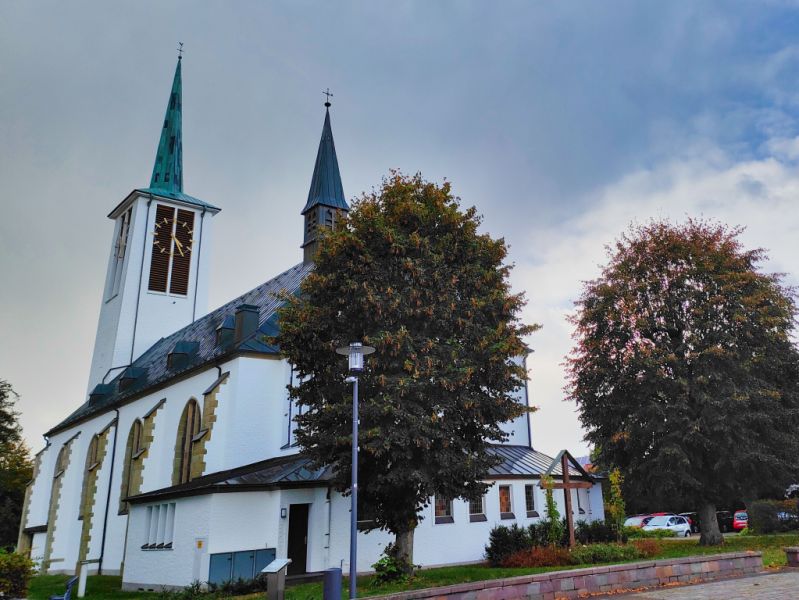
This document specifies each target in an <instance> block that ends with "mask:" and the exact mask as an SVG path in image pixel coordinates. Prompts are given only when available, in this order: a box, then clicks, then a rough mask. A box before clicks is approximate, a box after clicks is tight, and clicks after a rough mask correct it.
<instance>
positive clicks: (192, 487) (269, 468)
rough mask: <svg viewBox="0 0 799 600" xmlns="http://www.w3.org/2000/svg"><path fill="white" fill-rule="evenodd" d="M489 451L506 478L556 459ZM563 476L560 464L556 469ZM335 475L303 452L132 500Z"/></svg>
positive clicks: (494, 474)
mask: <svg viewBox="0 0 799 600" xmlns="http://www.w3.org/2000/svg"><path fill="white" fill-rule="evenodd" d="M488 452H489V453H490V454H493V455H495V456H499V457H500V458H502V462H501V463H500V464H499V465H498V466H497V467H495V468H494V469H491V471H490V472H489V476H488V479H494V478H502V477H540V476H541V475H542V474H543V473H544V472H545V471H546V470H547V468H548V467H549V466H550V465H551V464H552V462H553V461H554V460H555V459H553V458H552V457H551V456H547V455H546V454H544V453H542V452H538V451H537V450H534V449H532V448H529V447H527V446H503V445H498V444H497V445H491V446H489V449H488ZM552 474H553V476H554V477H555V478H556V479H557V478H560V475H561V471H560V465H558V466H557V468H556V469H555V470H553V473H552ZM569 474H570V476H572V477H576V478H584V474H583V473H580V471H578V470H577V469H570V470H569ZM331 478H332V468H331V467H324V468H322V469H313V468H312V467H311V460H310V459H308V458H305V457H303V456H302V455H300V454H292V455H291V456H281V457H278V458H270V459H268V460H262V461H260V462H257V463H253V464H250V465H245V466H243V467H237V468H235V469H229V470H226V471H219V472H218V473H211V474H210V475H204V476H203V477H198V478H197V479H193V480H191V481H189V482H188V483H182V484H180V485H173V486H170V487H166V488H162V489H160V490H154V491H152V492H146V493H144V494H139V495H138V496H132V497H131V498H129V499H128V500H129V501H130V502H149V501H154V500H161V499H164V498H174V497H179V496H197V495H200V494H214V493H218V492H246V491H258V490H265V489H270V488H280V487H301V486H312V485H320V484H326V483H327V482H328V481H330V480H331Z"/></svg>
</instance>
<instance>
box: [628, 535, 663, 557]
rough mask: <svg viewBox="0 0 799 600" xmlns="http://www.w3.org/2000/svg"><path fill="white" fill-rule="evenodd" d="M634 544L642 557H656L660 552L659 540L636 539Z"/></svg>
mask: <svg viewBox="0 0 799 600" xmlns="http://www.w3.org/2000/svg"><path fill="white" fill-rule="evenodd" d="M633 546H635V549H636V550H638V554H640V555H641V558H654V557H655V556H657V555H658V554H660V542H658V541H657V540H647V539H643V540H635V541H633Z"/></svg>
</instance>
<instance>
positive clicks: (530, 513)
mask: <svg viewBox="0 0 799 600" xmlns="http://www.w3.org/2000/svg"><path fill="white" fill-rule="evenodd" d="M540 516H541V515H539V514H538V511H537V510H528V511H527V518H528V519H537V518H538V517H540Z"/></svg>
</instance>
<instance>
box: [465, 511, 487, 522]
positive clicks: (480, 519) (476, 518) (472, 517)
mask: <svg viewBox="0 0 799 600" xmlns="http://www.w3.org/2000/svg"><path fill="white" fill-rule="evenodd" d="M485 521H488V517H486V516H485V515H484V514H482V513H481V514H477V515H469V522H470V523H484V522H485Z"/></svg>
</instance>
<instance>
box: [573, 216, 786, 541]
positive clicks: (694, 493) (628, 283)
mask: <svg viewBox="0 0 799 600" xmlns="http://www.w3.org/2000/svg"><path fill="white" fill-rule="evenodd" d="M741 233H742V231H741V230H740V229H731V228H728V227H726V226H724V225H720V224H715V223H708V222H704V221H696V220H688V221H687V222H686V223H684V224H672V223H670V222H667V221H653V222H650V223H648V224H645V225H641V226H636V227H632V228H631V229H630V230H629V231H628V232H627V233H625V234H624V235H622V236H621V237H620V238H619V240H618V241H617V242H616V243H615V244H614V245H613V246H612V247H610V248H609V249H608V262H607V265H606V266H605V267H604V268H603V269H602V273H601V275H600V276H599V277H598V278H597V279H595V280H593V281H589V282H587V283H586V284H585V286H584V289H583V293H582V295H581V297H580V298H579V300H578V301H577V311H576V314H575V316H574V319H573V323H574V326H575V340H576V345H575V347H574V350H573V352H572V354H571V356H570V357H569V359H568V369H569V373H570V382H569V386H568V395H569V399H570V400H572V401H574V402H575V403H576V404H577V407H578V410H579V415H580V419H581V421H582V423H583V426H584V427H585V428H586V430H587V439H588V440H589V441H590V442H591V443H593V444H594V445H596V447H597V448H598V449H599V453H600V455H599V459H600V462H601V463H603V464H605V465H606V466H618V467H619V468H620V470H621V473H622V475H623V476H624V488H625V491H626V493H627V497H628V501H629V499H630V498H632V499H634V500H635V501H636V502H638V503H644V504H648V505H650V506H655V505H657V506H664V505H668V506H675V505H679V504H682V506H686V507H691V508H694V507H695V508H694V509H695V510H699V512H700V521H701V523H702V528H703V529H702V542H703V543H721V542H722V538H721V536H720V534H719V533H718V529H717V525H716V518H715V506H716V505H719V504H720V505H725V504H726V503H727V502H730V501H731V500H732V499H734V498H751V497H758V496H759V495H760V494H764V493H778V492H779V491H781V490H782V489H784V488H785V485H787V484H788V483H790V482H792V481H795V480H796V476H797V474H799V473H798V471H799V461H797V460H796V457H797V456H799V436H797V434H796V432H797V431H799V353H797V349H796V347H795V345H794V342H793V341H792V339H791V333H792V329H793V327H794V325H795V323H796V321H795V318H796V305H795V302H794V290H792V289H790V288H787V287H786V286H784V285H783V283H782V278H781V276H780V275H777V274H770V273H765V272H763V271H762V270H761V265H762V263H763V261H764V260H765V258H766V255H765V252H764V251H763V250H762V249H746V248H744V246H743V244H742V242H741ZM661 510H662V509H661ZM683 510H688V508H684V509H683Z"/></svg>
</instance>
